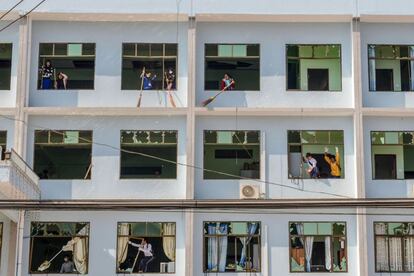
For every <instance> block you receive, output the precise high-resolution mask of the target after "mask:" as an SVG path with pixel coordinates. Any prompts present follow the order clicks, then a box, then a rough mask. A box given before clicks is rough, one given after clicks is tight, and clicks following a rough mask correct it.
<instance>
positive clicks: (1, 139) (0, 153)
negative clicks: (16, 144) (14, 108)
mask: <svg viewBox="0 0 414 276" xmlns="http://www.w3.org/2000/svg"><path fill="white" fill-rule="evenodd" d="M6 147H7V131H0V160H3V159H4V153H5V152H6Z"/></svg>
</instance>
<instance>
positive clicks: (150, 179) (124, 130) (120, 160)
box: [119, 129, 179, 181]
mask: <svg viewBox="0 0 414 276" xmlns="http://www.w3.org/2000/svg"><path fill="white" fill-rule="evenodd" d="M126 131H136V132H139V131H144V132H175V135H176V139H177V142H176V143H175V147H176V154H175V161H174V162H175V177H174V178H155V177H154V178H122V177H121V172H122V159H121V157H122V151H123V150H124V149H123V148H122V144H123V143H122V132H126ZM178 134H179V132H178V130H167V129H161V130H145V129H136V130H131V129H121V130H120V135H119V141H120V151H119V180H121V181H125V180H126V181H131V180H140V181H143V180H144V181H145V180H149V181H153V180H157V181H161V180H167V181H168V180H177V179H178V172H179V170H178ZM137 145H139V144H137ZM153 145H154V146H156V145H160V144H153ZM161 145H162V144H161Z"/></svg>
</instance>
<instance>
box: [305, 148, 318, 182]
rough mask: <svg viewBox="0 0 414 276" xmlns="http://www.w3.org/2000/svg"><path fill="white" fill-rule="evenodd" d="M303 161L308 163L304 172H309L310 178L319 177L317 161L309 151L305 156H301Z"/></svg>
mask: <svg viewBox="0 0 414 276" xmlns="http://www.w3.org/2000/svg"><path fill="white" fill-rule="evenodd" d="M303 162H304V163H307V164H308V169H307V170H306V172H307V173H308V174H309V176H310V177H311V178H319V168H318V166H317V165H318V161H316V159H315V158H313V157H312V154H310V153H309V152H308V153H306V157H303Z"/></svg>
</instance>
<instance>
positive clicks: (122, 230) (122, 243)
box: [117, 223, 129, 268]
mask: <svg viewBox="0 0 414 276" xmlns="http://www.w3.org/2000/svg"><path fill="white" fill-rule="evenodd" d="M119 235H122V236H128V235H129V224H128V223H122V224H121V226H120V227H119ZM128 241H129V238H128V237H119V238H118V248H117V256H118V257H117V261H118V268H119V265H120V264H122V263H123V262H125V260H126V257H127V255H128V254H127V253H128Z"/></svg>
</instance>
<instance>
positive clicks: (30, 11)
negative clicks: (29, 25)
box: [0, 0, 47, 32]
mask: <svg viewBox="0 0 414 276" xmlns="http://www.w3.org/2000/svg"><path fill="white" fill-rule="evenodd" d="M46 1H47V0H42V1H40V2H39V3H38V4H37V5H36V6H34V7H33V8H32V9H31V10H29V11H28V12H27V13H26V14H24V15H21V16H19V17H18V18H17V19H15V20H13V21H12V22H10V23H9V24H7V25H6V26H4V27H3V28H1V29H0V32H2V31H4V30H5V29H7V28H8V27H10V26H11V25H13V24H14V23H16V22H17V21H19V20H20V19H22V18H24V17H26V16H28V15H29V14H31V13H32V12H33V11H34V10H35V9H37V8H38V7H39V6H40V5H42V4H43V3H44V2H46Z"/></svg>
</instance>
